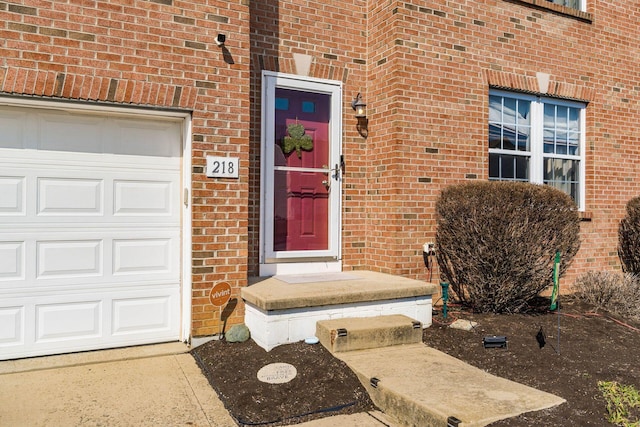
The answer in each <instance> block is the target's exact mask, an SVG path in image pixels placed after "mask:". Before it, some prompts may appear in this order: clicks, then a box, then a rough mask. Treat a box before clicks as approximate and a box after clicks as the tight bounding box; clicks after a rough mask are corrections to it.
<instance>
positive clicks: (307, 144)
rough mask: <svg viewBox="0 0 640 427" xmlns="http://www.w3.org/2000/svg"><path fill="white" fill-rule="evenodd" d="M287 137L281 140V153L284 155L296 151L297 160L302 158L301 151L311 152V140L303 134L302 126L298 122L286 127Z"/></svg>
mask: <svg viewBox="0 0 640 427" xmlns="http://www.w3.org/2000/svg"><path fill="white" fill-rule="evenodd" d="M287 132H288V133H289V135H288V136H285V137H284V138H282V151H283V152H284V153H285V154H289V153H291V152H292V151H293V150H296V154H298V158H299V159H300V158H302V150H304V151H311V150H313V139H312V138H311V137H310V136H309V135H306V134H305V130H304V126H303V125H302V124H300V123H298V122H296V123H291V124H290V125H289V126H287Z"/></svg>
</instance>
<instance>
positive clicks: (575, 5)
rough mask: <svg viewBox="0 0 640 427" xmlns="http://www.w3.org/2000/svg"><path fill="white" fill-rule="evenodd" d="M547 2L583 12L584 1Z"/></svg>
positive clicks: (555, 0)
mask: <svg viewBox="0 0 640 427" xmlns="http://www.w3.org/2000/svg"><path fill="white" fill-rule="evenodd" d="M547 2H549V3H554V4H559V5H561V6H566V7H570V8H572V9H578V10H583V9H582V0H547Z"/></svg>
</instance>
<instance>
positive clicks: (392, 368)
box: [317, 316, 565, 427]
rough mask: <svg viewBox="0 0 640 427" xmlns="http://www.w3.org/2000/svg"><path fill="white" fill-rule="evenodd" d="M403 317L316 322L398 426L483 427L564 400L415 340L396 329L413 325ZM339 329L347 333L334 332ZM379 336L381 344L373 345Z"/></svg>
mask: <svg viewBox="0 0 640 427" xmlns="http://www.w3.org/2000/svg"><path fill="white" fill-rule="evenodd" d="M402 317H405V316H381V317H380V318H377V319H375V324H374V320H373V319H365V320H363V319H339V320H340V322H339V323H333V321H327V322H322V324H320V322H319V324H318V326H317V330H318V338H319V339H320V342H321V343H322V344H323V345H324V346H325V347H326V348H328V349H329V350H330V351H332V353H333V354H334V355H335V356H336V357H337V358H339V359H341V360H343V361H344V362H345V363H346V364H347V365H348V366H349V367H350V368H351V369H352V370H353V371H354V372H355V373H356V375H357V376H358V378H359V379H360V382H361V383H362V384H363V385H364V387H365V388H366V389H367V391H368V393H369V395H370V396H371V399H372V400H373V402H374V403H375V404H376V405H377V406H378V407H379V408H380V409H381V410H382V411H383V412H384V413H385V414H387V415H388V416H390V417H392V418H393V419H394V420H395V421H396V422H397V425H399V426H420V427H426V426H447V425H448V423H447V420H448V419H450V420H452V421H453V423H451V424H450V425H457V426H459V427H469V426H484V425H487V424H490V423H492V422H495V421H498V420H501V419H506V418H511V417H515V416H517V415H519V414H522V413H525V412H531V411H538V410H542V409H546V408H550V407H553V406H556V405H559V404H561V403H563V402H565V400H564V399H562V398H560V397H557V396H554V395H552V394H549V393H546V392H542V391H539V390H536V389H533V388H531V387H527V386H525V385H522V384H518V383H515V382H513V381H509V380H506V379H503V378H499V377H496V376H494V375H491V374H488V373H487V372H485V371H482V370H480V369H478V368H475V367H473V366H471V365H468V364H466V363H464V362H462V361H460V360H458V359H456V358H454V357H451V356H449V355H447V354H445V353H442V352H440V351H437V350H435V349H433V348H430V347H427V346H426V345H424V344H422V342H421V336H420V342H416V341H415V338H413V334H416V335H417V332H413V333H411V332H409V331H408V330H405V331H404V332H396V331H398V330H400V331H402V326H401V325H400V324H401V323H402V322H404V323H405V326H404V328H411V329H412V328H413V323H412V322H410V320H411V319H407V318H406V317H405V319H401V318H402ZM407 321H409V323H408V324H407ZM387 322H388V324H386V325H385V323H387ZM367 324H368V326H370V327H371V328H373V327H374V325H375V327H376V328H377V329H376V330H375V331H374V332H371V335H370V336H371V337H372V338H371V340H367V339H366V338H364V337H363V335H365V334H366V332H365V330H366V329H367ZM338 325H340V326H338ZM398 328H400V329H398ZM339 329H342V330H346V331H347V333H346V335H344V333H341V334H340V336H339V337H338V332H339ZM420 331H421V329H420ZM394 335H397V343H396V344H393V343H394V342H395V340H394V337H393V336H394ZM350 336H351V338H352V342H349V337H350ZM409 336H412V338H411V339H408V337H409ZM332 337H333V340H332ZM378 340H379V342H380V345H381V346H380V347H378V348H372V347H371V346H372V344H373V343H374V342H375V341H378ZM358 347H360V348H358Z"/></svg>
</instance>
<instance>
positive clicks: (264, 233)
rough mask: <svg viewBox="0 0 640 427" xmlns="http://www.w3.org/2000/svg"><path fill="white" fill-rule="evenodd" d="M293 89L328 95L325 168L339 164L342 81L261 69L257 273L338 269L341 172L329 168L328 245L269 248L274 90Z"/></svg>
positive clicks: (272, 199) (271, 222)
mask: <svg viewBox="0 0 640 427" xmlns="http://www.w3.org/2000/svg"><path fill="white" fill-rule="evenodd" d="M276 88H285V89H293V90H299V91H307V92H313V93H323V94H328V95H330V96H331V101H330V109H331V115H330V121H329V141H331V142H330V144H331V149H330V154H329V157H330V160H331V161H330V163H329V168H334V165H340V163H341V162H340V156H341V154H342V82H340V81H335V80H323V79H315V78H309V77H304V76H296V75H291V74H282V73H276V72H270V71H263V72H262V115H261V123H262V125H261V167H260V182H261V204H260V275H261V276H270V275H275V274H296V273H320V272H336V271H341V269H342V263H341V248H340V246H341V229H342V213H341V211H342V209H341V203H342V173H341V171H337V172H335V173H334V172H329V173H328V175H329V179H331V180H332V184H331V187H330V191H329V206H330V207H329V218H331V219H332V221H330V222H329V248H328V249H327V250H323V251H280V252H276V251H273V249H272V248H273V212H274V210H273V208H274V197H273V185H272V183H273V179H274V178H273V165H274V154H275V153H274V146H275V144H274V141H273V136H274V134H275V130H274V124H275V90H276Z"/></svg>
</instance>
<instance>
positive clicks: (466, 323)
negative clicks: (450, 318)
mask: <svg viewBox="0 0 640 427" xmlns="http://www.w3.org/2000/svg"><path fill="white" fill-rule="evenodd" d="M477 325H478V323H477V322H472V321H471V320H464V319H458V320H456V321H455V322H453V323H452V324H450V325H449V327H450V328H453V329H461V330H463V331H470V330H472V329H473V328H475V327H476V326H477Z"/></svg>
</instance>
